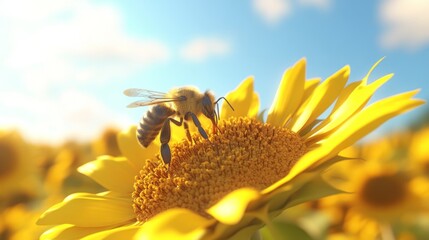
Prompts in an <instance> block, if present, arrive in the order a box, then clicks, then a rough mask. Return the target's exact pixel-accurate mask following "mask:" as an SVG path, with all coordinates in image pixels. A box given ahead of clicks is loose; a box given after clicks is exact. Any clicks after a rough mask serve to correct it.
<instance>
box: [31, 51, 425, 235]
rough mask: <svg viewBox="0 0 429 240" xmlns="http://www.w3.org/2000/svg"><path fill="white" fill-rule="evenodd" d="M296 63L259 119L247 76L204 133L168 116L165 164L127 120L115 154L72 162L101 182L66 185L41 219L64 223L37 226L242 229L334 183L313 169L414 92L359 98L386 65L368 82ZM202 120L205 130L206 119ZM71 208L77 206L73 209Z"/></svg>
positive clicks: (58, 231) (410, 104)
mask: <svg viewBox="0 0 429 240" xmlns="http://www.w3.org/2000/svg"><path fill="white" fill-rule="evenodd" d="M305 67H306V61H305V59H302V60H300V61H298V62H297V63H296V64H295V65H294V66H293V67H291V68H290V69H288V70H286V71H285V73H284V75H283V78H282V80H281V82H280V87H279V89H278V92H277V93H276V95H275V97H274V102H273V104H272V105H271V107H270V108H269V110H268V112H267V117H266V119H267V120H266V121H265V122H264V121H261V120H260V119H262V118H261V117H257V116H258V112H259V105H260V104H259V97H258V95H257V94H256V93H255V92H254V90H253V78H252V77H249V78H247V79H245V80H244V81H243V83H242V84H240V85H239V86H238V87H237V89H235V90H234V91H232V92H231V93H229V94H227V95H226V96H225V98H226V99H228V101H229V103H230V104H231V105H232V106H233V107H234V111H232V109H230V107H229V106H228V105H226V104H224V105H223V106H222V111H221V113H220V116H221V120H222V121H220V122H219V126H218V127H219V131H216V133H209V136H208V139H203V138H201V137H200V136H199V135H198V134H196V135H195V134H194V135H193V141H192V143H191V142H188V141H187V139H186V137H185V136H184V134H183V132H184V131H183V129H177V128H175V127H174V126H173V127H172V129H171V130H172V131H171V136H172V140H171V141H170V142H169V144H170V146H171V147H172V156H173V157H172V160H171V162H170V164H169V165H165V164H163V162H162V161H161V160H160V157H159V153H158V152H159V139H155V143H152V144H151V145H149V146H148V147H147V148H144V149H142V148H141V147H140V146H139V144H138V143H137V141H136V133H135V127H134V128H130V131H127V132H126V133H124V134H120V135H119V137H118V139H119V142H118V143H119V147H120V149H121V155H122V156H124V157H116V158H115V157H109V156H103V157H100V158H99V159H97V160H95V161H93V162H90V163H88V164H86V165H84V166H82V167H80V168H79V171H80V172H81V173H84V174H86V175H88V176H89V177H91V178H93V179H94V180H95V181H97V182H98V183H100V184H101V185H102V186H104V187H105V188H106V189H108V190H109V192H107V193H99V194H84V193H81V194H79V193H78V194H73V195H71V196H69V197H67V198H66V199H65V200H64V202H62V203H60V204H58V205H56V206H54V207H52V208H51V209H49V210H48V211H46V212H45V213H44V214H43V215H42V217H41V218H40V219H39V223H40V224H58V223H57V222H60V223H64V224H68V225H66V226H65V225H60V226H58V227H54V228H53V229H52V230H51V231H49V232H47V233H46V234H45V235H44V236H45V237H46V238H55V237H57V238H59V236H61V237H63V236H66V235H67V233H66V232H68V233H71V232H78V231H80V229H81V227H87V228H90V229H91V230H88V229H86V230H88V231H87V232H85V233H84V232H79V234H80V235H78V234H76V235H74V238H77V236H78V237H81V236H83V235H91V236H92V237H93V238H94V239H97V238H102V237H106V236H114V237H116V238H130V237H131V236H133V235H135V234H136V233H137V237H138V238H142V239H143V238H157V239H174V238H190V239H194V238H196V236H198V238H207V239H225V238H231V237H232V238H238V239H241V238H249V236H251V235H252V234H253V233H254V232H255V231H256V230H257V229H259V228H260V227H262V226H263V225H264V224H267V225H269V226H270V224H271V219H272V218H274V217H275V216H277V215H278V214H280V213H281V212H282V211H284V210H285V209H287V208H289V207H291V206H294V205H297V204H299V203H302V202H306V201H310V200H313V199H318V198H321V197H324V196H328V195H332V194H335V193H338V192H340V191H339V190H337V189H335V188H333V187H331V186H330V185H329V184H327V183H326V182H325V181H324V180H323V179H322V177H321V172H322V171H323V170H324V169H326V168H327V167H328V166H330V165H332V164H333V163H335V162H338V161H340V160H343V159H344V158H342V157H340V156H339V155H338V154H339V152H340V151H341V150H343V149H344V148H347V147H348V146H350V145H352V144H353V143H355V142H356V141H358V140H359V139H360V138H362V137H363V136H365V135H366V134H368V133H369V132H371V131H372V130H374V129H375V128H376V127H378V126H379V125H380V124H382V123H383V122H385V121H386V120H388V119H390V118H391V117H393V116H396V115H398V114H400V113H402V112H405V111H407V110H410V109H412V108H414V107H416V106H418V105H420V104H422V101H419V100H414V99H412V96H413V95H414V94H416V93H417V91H411V92H408V93H403V94H399V95H396V96H392V97H390V98H386V99H383V100H380V101H378V102H376V103H374V104H372V105H370V106H365V105H366V104H367V103H368V102H369V100H370V98H371V96H372V95H373V94H374V93H375V91H376V90H377V89H378V88H379V87H380V86H381V85H383V84H384V83H385V82H387V81H388V80H389V78H390V77H391V75H386V76H383V77H381V78H380V79H377V80H376V81H374V82H373V83H368V75H369V74H368V75H367V76H365V77H364V79H362V80H360V81H357V82H353V83H351V84H349V85H346V83H347V81H348V76H349V73H350V68H349V67H348V66H346V67H344V68H342V69H340V70H339V71H337V72H336V73H334V74H333V75H332V76H330V77H328V78H327V79H326V80H325V81H323V82H322V81H321V80H320V79H310V80H307V79H306V72H305ZM371 71H372V69H371ZM392 103H395V104H392ZM329 109H331V113H330V114H328V116H327V117H326V118H324V119H321V120H320V119H319V118H320V115H321V114H322V113H324V112H326V111H327V110H329ZM202 119H204V118H202ZM256 119H259V120H256ZM191 125H192V124H191ZM202 126H203V128H204V129H206V132H210V131H208V129H210V128H211V127H212V126H211V123H210V122H209V124H205V123H204V121H202ZM191 129H192V128H191ZM116 176H118V177H116ZM130 202H132V206H131V204H130ZM95 206H96V207H95ZM80 208H83V209H86V210H91V211H89V212H88V213H86V212H85V211H78V210H79V209H80ZM77 212H79V214H85V215H86V216H85V217H83V216H79V219H75V217H76V216H77V214H78V213H77ZM107 213H111V215H108V214H107ZM97 214H103V217H102V218H97V219H95V218H94V216H97ZM56 219H59V221H57V220H56ZM88 219H92V220H93V221H89V220H88ZM112 226H115V227H112ZM97 228H98V229H97ZM54 236H55V237H54ZM280 237H282V236H277V238H280Z"/></svg>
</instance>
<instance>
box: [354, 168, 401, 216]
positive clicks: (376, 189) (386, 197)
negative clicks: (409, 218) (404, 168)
mask: <svg viewBox="0 0 429 240" xmlns="http://www.w3.org/2000/svg"><path fill="white" fill-rule="evenodd" d="M359 195H361V198H362V201H364V202H365V203H366V204H368V205H369V206H372V207H377V208H386V207H390V206H394V205H396V204H398V203H401V202H402V201H403V200H404V198H405V196H406V195H407V180H406V179H405V178H403V177H402V176H400V175H380V176H374V177H372V178H370V179H368V180H367V182H366V183H365V184H364V185H363V187H362V189H361V194H359Z"/></svg>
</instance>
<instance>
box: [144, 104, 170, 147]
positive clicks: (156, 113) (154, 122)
mask: <svg viewBox="0 0 429 240" xmlns="http://www.w3.org/2000/svg"><path fill="white" fill-rule="evenodd" d="M174 113H175V111H174V110H173V109H171V108H169V107H167V106H165V105H155V106H153V107H152V108H151V109H149V110H148V111H147V112H146V114H145V116H143V118H142V120H141V121H140V123H139V125H138V127H137V139H138V140H139V142H140V144H141V145H143V146H144V147H147V146H149V144H150V143H151V142H152V141H153V140H154V139H155V138H156V135H158V133H159V131H160V130H161V128H162V125H163V124H164V121H165V120H166V119H167V118H168V117H170V116H171V115H173V114H174Z"/></svg>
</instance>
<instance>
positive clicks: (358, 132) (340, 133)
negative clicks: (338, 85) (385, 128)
mask: <svg viewBox="0 0 429 240" xmlns="http://www.w3.org/2000/svg"><path fill="white" fill-rule="evenodd" d="M417 92H418V90H414V91H410V92H406V93H402V94H398V95H396V96H392V97H389V98H386V99H383V100H380V101H378V102H376V103H374V104H372V105H370V106H368V107H367V108H365V109H363V110H362V111H361V112H360V113H359V114H357V115H355V116H353V117H352V118H350V119H349V120H348V121H347V122H345V123H344V124H343V125H342V126H341V127H340V128H338V129H337V130H336V131H335V135H334V136H330V137H328V139H325V140H324V145H325V147H327V148H329V149H331V151H333V152H339V151H340V150H342V149H345V148H346V147H348V146H350V145H351V144H353V143H355V142H356V141H357V140H359V139H361V138H362V137H364V136H365V135H367V134H368V133H370V132H371V131H373V130H374V129H376V128H377V127H378V126H380V125H381V124H382V123H384V122H385V121H387V120H389V119H390V118H393V117H395V116H397V115H399V114H401V113H404V112H406V111H409V110H411V109H413V108H415V107H417V106H419V105H421V104H423V103H424V101H421V100H416V99H411V97H412V96H414V95H415V94H416V93H417Z"/></svg>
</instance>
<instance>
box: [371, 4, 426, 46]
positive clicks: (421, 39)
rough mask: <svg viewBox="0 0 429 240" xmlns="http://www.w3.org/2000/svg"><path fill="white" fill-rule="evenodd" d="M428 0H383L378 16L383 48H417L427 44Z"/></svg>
mask: <svg viewBox="0 0 429 240" xmlns="http://www.w3.org/2000/svg"><path fill="white" fill-rule="evenodd" d="M428 13H429V1H428V0H383V1H381V5H380V8H379V17H380V20H381V23H382V24H383V32H382V34H381V36H380V42H381V45H382V46H383V47H385V48H406V49H414V50H415V49H418V48H421V47H423V46H425V45H428V44H429V14H428Z"/></svg>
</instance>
